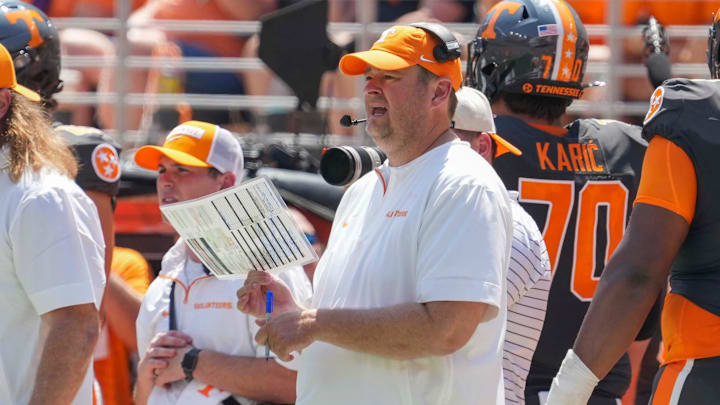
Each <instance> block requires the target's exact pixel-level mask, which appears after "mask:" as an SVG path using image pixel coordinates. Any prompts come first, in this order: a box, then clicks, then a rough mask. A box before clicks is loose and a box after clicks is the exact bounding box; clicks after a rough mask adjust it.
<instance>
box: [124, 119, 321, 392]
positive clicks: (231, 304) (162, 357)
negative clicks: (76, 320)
mask: <svg viewBox="0 0 720 405" xmlns="http://www.w3.org/2000/svg"><path fill="white" fill-rule="evenodd" d="M135 162H136V163H137V164H138V165H140V166H141V167H144V168H146V169H150V170H157V171H158V179H157V192H158V201H159V203H160V205H164V204H172V203H175V202H180V201H185V200H190V199H194V198H198V197H202V196H205V195H208V194H211V193H214V192H217V191H219V190H222V189H226V188H229V187H232V186H234V185H235V184H236V183H238V182H239V180H240V179H241V178H242V170H243V158H242V150H241V148H240V144H239V142H238V141H237V139H235V137H234V136H233V135H232V134H231V133H230V132H229V131H227V130H226V129H223V128H221V127H219V126H217V125H214V124H209V123H206V122H200V121H188V122H185V123H183V124H181V125H179V126H177V127H176V128H174V129H173V130H172V131H171V132H170V134H169V135H168V136H167V138H166V140H165V143H164V145H163V146H144V147H142V148H140V149H139V150H138V151H137V153H136V154H135ZM280 277H281V278H282V279H283V280H284V281H285V282H286V283H287V284H288V285H289V286H290V289H291V290H292V291H293V293H294V294H295V297H296V298H297V299H299V300H304V299H306V298H307V297H308V296H309V295H310V283H309V281H308V280H307V277H305V274H304V273H303V270H302V268H300V267H297V268H293V269H290V270H288V271H286V272H285V273H283V274H282V275H281V276H280ZM243 283H244V280H243V279H238V280H223V281H220V280H218V279H216V278H215V277H213V276H211V275H210V274H209V271H207V270H206V269H205V268H204V266H203V265H202V263H201V262H200V260H199V259H198V258H197V257H196V256H195V255H194V254H193V253H192V251H191V250H189V249H188V248H187V247H186V246H185V242H184V241H183V240H182V239H179V240H178V242H177V243H176V244H175V245H174V246H173V247H172V248H171V249H170V250H169V251H168V252H167V253H166V254H165V256H164V257H163V260H162V269H161V271H160V275H159V276H158V277H157V278H156V279H155V280H154V281H153V282H152V284H151V285H150V287H149V288H148V291H147V293H146V295H145V298H144V299H143V304H142V307H141V308H140V313H139V315H138V319H137V327H136V329H137V337H138V352H139V353H140V355H141V356H142V359H141V360H140V364H139V365H138V381H137V385H136V388H135V403H136V404H138V405H145V404H149V405H160V404H162V405H170V404H177V405H180V404H198V405H203V404H207V405H218V404H224V405H233V404H235V405H236V404H242V405H254V404H256V403H257V402H263V401H271V402H277V403H289V402H294V400H295V377H296V372H295V371H293V370H291V369H289V368H287V367H286V366H287V365H281V363H279V362H277V361H275V360H274V359H271V360H270V361H267V360H266V359H265V358H264V357H265V348H264V346H262V345H258V344H256V343H255V341H254V340H253V339H252V337H253V335H254V334H255V332H256V331H257V330H258V326H257V325H255V322H254V321H253V320H252V319H250V318H249V317H248V316H247V315H244V314H242V313H240V312H238V311H235V310H233V309H234V308H235V301H236V295H235V292H236V291H237V289H238V288H240V287H241V286H242V285H243Z"/></svg>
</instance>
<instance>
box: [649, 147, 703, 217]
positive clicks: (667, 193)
mask: <svg viewBox="0 0 720 405" xmlns="http://www.w3.org/2000/svg"><path fill="white" fill-rule="evenodd" d="M696 197H697V177H696V175H695V166H694V165H693V163H692V161H691V160H690V157H688V155H687V154H686V153H685V151H684V150H682V149H681V148H680V147H679V146H677V145H675V144H674V143H672V142H671V141H669V140H667V139H665V138H663V137H661V136H656V137H654V138H653V139H652V140H651V141H650V145H649V146H648V149H647V152H645V160H644V161H643V168H642V177H641V178H640V187H639V189H638V193H637V197H636V198H635V204H637V203H643V204H650V205H655V206H658V207H662V208H665V209H667V210H670V211H672V212H674V213H676V214H678V215H680V216H682V217H683V218H685V221H687V223H688V224H689V223H690V222H692V219H693V216H694V215H695V199H696Z"/></svg>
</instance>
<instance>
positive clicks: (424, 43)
mask: <svg viewBox="0 0 720 405" xmlns="http://www.w3.org/2000/svg"><path fill="white" fill-rule="evenodd" d="M458 57H459V45H458V43H457V40H455V38H454V37H453V36H452V34H451V33H450V32H449V31H448V30H447V29H446V28H444V27H442V26H440V25H438V24H418V25H414V26H394V27H391V28H389V29H387V30H386V31H385V32H384V33H383V34H382V35H381V36H380V39H379V40H378V41H376V42H375V44H374V45H373V46H372V49H371V50H369V51H365V52H357V53H352V54H349V55H345V56H344V57H343V59H342V60H341V61H340V69H341V70H342V71H343V72H344V73H345V74H348V75H364V76H365V94H364V95H365V112H366V114H367V116H368V124H367V132H368V134H369V135H370V136H371V137H373V139H374V140H375V142H376V143H377V145H378V146H379V147H380V148H381V149H382V150H383V151H384V152H385V153H386V155H387V156H388V160H387V161H386V162H385V163H383V164H382V165H381V166H380V167H379V168H378V169H377V170H375V171H372V172H370V173H368V174H366V175H365V176H363V177H361V178H360V179H358V180H357V181H356V182H355V183H353V185H352V186H351V187H350V188H349V189H348V190H347V191H346V192H345V194H344V195H343V198H342V201H341V202H340V205H339V207H338V209H337V212H336V215H335V219H334V222H333V228H332V230H331V233H330V240H329V242H328V246H327V249H326V250H325V252H324V254H323V257H322V259H321V260H320V263H318V266H317V269H316V272H315V278H314V280H313V286H314V289H315V291H314V295H313V300H312V308H304V307H303V306H301V305H298V304H295V303H292V302H289V300H285V299H283V297H281V292H282V288H281V286H280V285H279V284H280V283H278V282H277V281H276V280H274V279H272V278H271V277H267V275H265V274H263V273H262V272H254V273H252V274H251V275H250V276H249V277H248V279H249V280H253V281H251V282H250V283H249V285H248V286H246V288H244V289H243V290H242V291H239V292H238V295H239V296H240V299H239V301H238V307H239V308H240V309H241V310H243V311H246V312H248V313H252V314H253V315H259V312H260V311H257V309H258V306H257V304H259V303H260V302H262V295H263V288H266V287H267V286H270V289H271V290H272V291H273V293H274V294H275V295H274V296H275V299H276V312H279V311H282V312H283V313H278V314H277V315H274V316H273V319H272V320H271V321H269V322H267V323H265V325H264V326H263V328H262V329H261V330H260V332H259V333H258V335H257V336H256V340H257V341H258V342H262V343H265V342H266V341H268V342H269V344H270V348H271V349H272V350H273V351H274V352H275V353H276V354H277V355H278V357H279V358H281V359H285V358H290V354H289V353H290V352H293V351H298V350H302V353H301V354H300V366H299V370H298V399H297V404H301V405H309V404H312V405H336V404H345V405H365V404H393V405H431V404H432V405H439V404H493V405H501V404H503V403H504V400H503V380H502V336H503V334H504V333H503V332H504V328H505V316H506V310H505V309H506V308H505V304H506V297H505V273H506V271H507V266H508V260H509V255H510V246H511V240H512V217H511V209H510V201H509V199H508V195H507V192H506V190H505V188H504V187H503V185H502V184H501V183H500V181H499V178H498V176H497V175H496V173H495V172H494V171H493V170H492V167H491V166H490V165H489V164H488V163H487V162H486V161H485V160H484V159H482V158H481V157H480V156H478V154H477V153H475V152H474V151H473V150H471V149H470V148H469V147H468V144H467V143H465V142H462V141H460V140H459V139H458V138H457V136H456V135H455V133H454V132H453V130H452V129H451V118H452V116H453V113H454V110H455V106H456V98H455V92H456V91H457V90H458V89H459V88H460V86H461V82H462V75H461V67H460V60H459V59H458ZM259 284H262V288H258V287H254V286H253V285H259ZM280 303H283V305H280Z"/></svg>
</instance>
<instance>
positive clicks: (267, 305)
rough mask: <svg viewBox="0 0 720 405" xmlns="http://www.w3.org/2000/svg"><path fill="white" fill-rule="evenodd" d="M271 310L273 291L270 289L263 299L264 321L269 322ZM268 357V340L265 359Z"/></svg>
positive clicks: (267, 341)
mask: <svg viewBox="0 0 720 405" xmlns="http://www.w3.org/2000/svg"><path fill="white" fill-rule="evenodd" d="M272 311H273V293H272V291H268V292H267V298H266V300H265V321H266V322H270V314H271V313H272ZM268 359H270V341H269V340H266V341H265V361H268Z"/></svg>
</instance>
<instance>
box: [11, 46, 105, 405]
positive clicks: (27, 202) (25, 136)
mask: <svg viewBox="0 0 720 405" xmlns="http://www.w3.org/2000/svg"><path fill="white" fill-rule="evenodd" d="M40 99H41V98H40V96H39V95H38V94H37V93H35V92H33V91H31V90H29V89H27V88H25V87H23V86H20V85H18V84H17V80H16V77H15V71H14V66H13V62H12V59H11V56H10V54H9V53H8V51H7V49H5V48H4V47H2V46H0V241H1V242H0V289H2V291H3V293H2V294H0V305H2V307H3V309H4V311H3V314H2V316H0V334H1V335H2V336H3V345H2V346H1V347H0V359H2V360H1V361H0V403H3V404H28V403H29V404H50V403H52V404H63V405H66V404H88V403H90V401H91V398H92V372H91V370H90V369H89V365H90V359H91V355H92V351H93V347H94V346H95V342H96V340H97V336H98V308H99V306H100V300H101V299H102V291H103V288H104V284H105V275H104V273H103V271H102V269H103V260H104V256H103V252H104V245H103V242H102V241H103V238H102V230H101V228H100V223H99V221H98V214H97V210H96V209H95V207H94V206H93V204H92V201H90V199H89V198H88V197H87V196H86V195H85V194H84V193H83V192H82V190H80V188H78V186H77V185H76V184H75V183H74V182H73V181H72V178H73V177H74V176H75V174H76V172H77V165H76V162H75V158H74V157H73V155H72V153H71V152H70V151H69V150H68V149H67V147H66V146H65V145H64V144H63V143H62V141H61V140H60V139H59V138H57V137H56V136H55V134H54V133H53V130H52V128H51V126H50V123H49V121H48V119H47V115H46V113H45V112H44V111H43V110H42V109H41V106H40V104H36V103H37V102H39V101H40Z"/></svg>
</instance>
